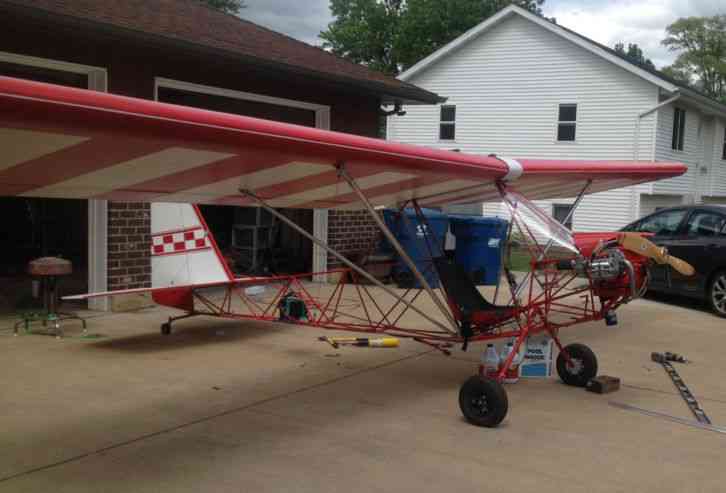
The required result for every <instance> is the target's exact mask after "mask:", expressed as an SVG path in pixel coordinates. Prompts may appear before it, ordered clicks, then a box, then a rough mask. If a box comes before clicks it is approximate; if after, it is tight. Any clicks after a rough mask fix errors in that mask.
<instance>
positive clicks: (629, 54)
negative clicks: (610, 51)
mask: <svg viewBox="0 0 726 493" xmlns="http://www.w3.org/2000/svg"><path fill="white" fill-rule="evenodd" d="M615 51H617V52H618V53H620V54H621V55H622V56H624V57H625V58H627V59H628V60H630V61H631V62H633V63H635V64H637V65H640V66H641V67H643V68H647V69H650V70H655V64H654V63H653V61H652V60H651V59H650V58H646V57H645V54H644V53H643V50H641V49H640V46H638V44H637V43H628V49H627V50H626V49H625V43H617V44H616V45H615Z"/></svg>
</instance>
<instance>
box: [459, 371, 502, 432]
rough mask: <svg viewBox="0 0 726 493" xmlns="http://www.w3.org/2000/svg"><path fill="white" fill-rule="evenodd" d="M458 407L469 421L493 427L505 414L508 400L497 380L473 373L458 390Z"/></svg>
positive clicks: (477, 424)
mask: <svg viewBox="0 0 726 493" xmlns="http://www.w3.org/2000/svg"><path fill="white" fill-rule="evenodd" d="M459 407H460V408H461V412H462V413H463V414H464V417H465V418H466V420H467V421H468V422H469V423H471V424H473V425H476V426H485V427H487V428H494V427H495V426H497V425H498V424H499V423H501V422H502V420H503V419H504V417H505V416H506V415H507V410H508V409H509V401H508V400H507V392H506V391H505V390H504V387H503V386H502V384H501V383H499V382H498V381H497V380H494V379H491V378H482V377H480V376H478V375H474V376H472V377H469V378H468V379H467V380H466V382H464V385H462V386H461V389H460V390H459Z"/></svg>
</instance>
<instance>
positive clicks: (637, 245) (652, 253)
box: [618, 233, 696, 276]
mask: <svg viewBox="0 0 726 493" xmlns="http://www.w3.org/2000/svg"><path fill="white" fill-rule="evenodd" d="M618 244H620V246H622V247H623V248H625V249H626V250H630V251H631V252H634V253H637V254H638V255H642V256H643V257H648V258H652V259H653V260H655V261H656V262H657V263H659V264H668V265H670V266H671V267H673V268H674V269H675V270H677V271H678V272H680V273H681V274H683V275H684V276H692V275H693V274H695V273H696V270H695V269H694V268H693V266H692V265H691V264H689V263H688V262H686V261H685V260H681V259H679V258H678V257H674V256H672V255H668V252H667V251H666V249H665V248H663V247H659V246H657V245H655V244H654V243H653V242H652V241H650V240H648V239H647V238H644V237H642V236H640V235H639V234H637V233H621V234H619V235H618Z"/></svg>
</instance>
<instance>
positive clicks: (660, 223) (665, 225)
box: [634, 209, 686, 236]
mask: <svg viewBox="0 0 726 493" xmlns="http://www.w3.org/2000/svg"><path fill="white" fill-rule="evenodd" d="M685 215H686V211H685V209H676V210H671V211H663V212H659V213H657V214H653V215H652V216H650V217H646V218H645V219H643V220H641V221H640V224H638V225H637V226H636V227H635V228H634V229H635V230H636V231H639V232H641V233H653V234H654V235H656V236H664V235H673V234H676V231H678V226H679V225H680V224H681V221H682V220H683V217H684V216H685Z"/></svg>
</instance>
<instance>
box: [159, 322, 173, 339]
mask: <svg viewBox="0 0 726 493" xmlns="http://www.w3.org/2000/svg"><path fill="white" fill-rule="evenodd" d="M161 334H162V335H165V336H168V335H169V334H171V324H170V323H169V322H165V323H163V324H161Z"/></svg>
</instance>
